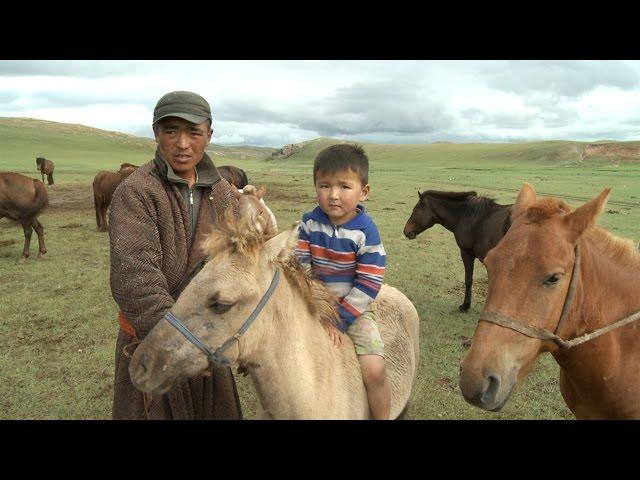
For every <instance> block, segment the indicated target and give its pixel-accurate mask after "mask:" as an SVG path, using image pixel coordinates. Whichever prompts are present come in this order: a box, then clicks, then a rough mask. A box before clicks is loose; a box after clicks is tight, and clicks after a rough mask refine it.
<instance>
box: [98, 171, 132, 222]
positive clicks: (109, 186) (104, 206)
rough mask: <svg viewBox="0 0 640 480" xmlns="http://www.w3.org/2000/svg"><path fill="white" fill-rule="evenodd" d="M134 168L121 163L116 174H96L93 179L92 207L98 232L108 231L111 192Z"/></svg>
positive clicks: (104, 172) (103, 172)
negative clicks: (94, 211)
mask: <svg viewBox="0 0 640 480" xmlns="http://www.w3.org/2000/svg"><path fill="white" fill-rule="evenodd" d="M136 168H138V167H136V166H135V165H131V164H124V163H123V164H122V165H121V166H120V170H118V171H117V172H106V171H102V172H98V174H97V175H96V176H95V178H94V179H93V206H94V208H95V210H96V223H97V225H98V230H99V231H101V232H106V231H108V230H109V225H108V222H107V210H108V208H109V205H111V198H112V197H113V192H115V191H116V188H117V187H118V185H120V184H121V183H122V181H123V180H124V179H125V178H127V177H128V176H129V175H131V174H132V173H133V172H134V171H135V170H136Z"/></svg>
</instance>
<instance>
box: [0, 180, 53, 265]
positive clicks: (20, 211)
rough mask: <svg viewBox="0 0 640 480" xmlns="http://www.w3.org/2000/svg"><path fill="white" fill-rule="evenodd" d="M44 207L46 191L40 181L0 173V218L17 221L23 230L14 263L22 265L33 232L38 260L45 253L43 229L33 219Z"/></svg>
mask: <svg viewBox="0 0 640 480" xmlns="http://www.w3.org/2000/svg"><path fill="white" fill-rule="evenodd" d="M48 204H49V196H48V194H47V189H46V187H45V186H44V184H43V183H42V182H41V181H40V180H35V179H33V178H29V177H25V176H24V175H20V174H19V173H11V172H4V173H0V218H2V217H7V218H10V219H11V220H15V221H18V222H20V224H22V229H23V231H24V248H23V249H22V255H21V256H20V259H19V260H18V263H23V262H25V261H26V259H27V258H28V257H29V245H30V244H31V233H32V230H33V229H35V231H36V233H37V235H38V243H39V246H40V252H39V253H38V258H42V256H43V255H44V254H45V253H47V248H46V246H45V244H44V228H43V227H42V224H41V223H40V221H39V220H38V218H37V217H38V215H40V214H41V213H42V211H43V210H44V208H45V207H46V206H47V205H48Z"/></svg>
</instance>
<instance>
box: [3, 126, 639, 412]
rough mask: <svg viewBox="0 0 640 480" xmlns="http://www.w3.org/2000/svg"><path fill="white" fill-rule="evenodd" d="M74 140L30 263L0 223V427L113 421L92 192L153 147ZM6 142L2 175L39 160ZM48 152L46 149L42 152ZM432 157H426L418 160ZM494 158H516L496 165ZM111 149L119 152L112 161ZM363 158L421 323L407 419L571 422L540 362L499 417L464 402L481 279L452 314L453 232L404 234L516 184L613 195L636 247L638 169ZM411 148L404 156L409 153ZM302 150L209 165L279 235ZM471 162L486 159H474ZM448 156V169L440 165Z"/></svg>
mask: <svg viewBox="0 0 640 480" xmlns="http://www.w3.org/2000/svg"><path fill="white" fill-rule="evenodd" d="M0 132H2V122H0ZM16 135H17V134H16ZM21 135H23V136H24V135H25V134H24V133H22V134H21ZM17 136H18V137H19V135H17ZM78 136H82V135H80V134H78V133H76V134H74V133H73V132H71V133H69V137H68V138H67V139H66V141H67V142H71V143H67V146H66V147H65V146H64V145H61V146H60V149H61V150H60V155H61V157H60V158H65V159H68V163H66V161H61V162H60V163H59V164H57V168H58V167H59V170H58V169H57V170H56V172H57V175H56V184H55V185H54V186H52V187H50V189H49V192H50V198H51V201H52V205H51V207H50V208H49V209H48V210H47V211H46V212H45V213H44V214H43V215H42V216H41V217H40V219H41V221H42V223H43V225H44V228H45V234H46V243H47V249H48V253H47V255H46V256H45V258H44V259H42V260H35V254H36V253H37V241H36V236H35V235H34V237H33V239H32V257H31V258H30V259H29V261H28V262H27V264H26V265H16V264H15V261H16V260H17V258H18V257H19V256H20V252H21V250H22V242H23V236H22V229H21V228H20V227H19V226H16V225H14V224H13V223H11V222H9V221H8V220H6V219H3V220H0V292H3V296H2V301H1V303H0V372H1V373H0V418H2V419H25V418H26V419H107V418H110V414H111V401H112V384H113V361H114V347H115V339H116V334H117V330H118V324H117V320H116V313H117V307H116V305H115V302H114V301H113V299H112V297H111V292H110V288H109V245H108V235H107V234H105V233H99V232H98V231H97V230H96V226H95V215H94V212H93V208H92V201H91V187H90V184H91V181H92V179H93V176H94V175H95V173H96V172H97V171H98V170H100V169H103V168H110V169H114V168H116V167H117V166H118V165H119V164H120V163H122V162H124V161H130V162H131V163H137V164H141V163H143V162H145V161H147V160H148V159H150V158H151V157H152V155H153V144H152V143H151V144H149V145H147V146H146V147H145V148H140V149H138V148H137V147H135V145H133V146H126V147H123V146H122V144H120V145H121V146H120V147H118V148H115V147H114V149H113V150H110V148H111V147H110V146H109V145H110V144H109V141H111V140H110V139H109V138H106V139H105V138H102V137H101V136H99V135H97V136H96V140H95V143H94V144H92V143H91V142H89V141H87V142H88V143H86V144H85V145H84V147H83V148H79V149H78V150H77V151H76V150H75V145H76V144H75V143H72V142H74V141H75V139H76V137H78ZM4 138H5V139H9V140H10V139H11V137H10V136H8V137H4ZM41 138H42V137H41ZM34 141H35V140H34ZM330 141H331V140H327V139H320V140H319V141H318V143H319V145H316V146H313V142H310V144H311V145H312V146H313V149H315V150H318V149H319V148H322V145H326V142H330ZM7 142H8V141H2V140H1V139H0V145H2V147H0V155H1V157H0V158H1V159H5V158H7V155H8V154H7V151H12V152H13V153H12V155H13V156H14V157H15V158H17V160H13V161H12V163H5V162H4V160H0V161H2V163H1V164H0V167H1V169H2V170H10V169H21V168H22V169H24V171H27V172H29V173H28V174H29V175H30V176H32V177H34V178H36V177H38V176H39V174H38V173H37V172H35V156H37V155H40V154H45V155H46V152H35V153H31V150H29V151H28V152H27V151H26V147H25V146H24V145H22V146H20V145H18V144H11V142H8V143H7ZM549 143H560V144H561V143H562V142H549ZM69 145H73V146H74V147H73V148H71V147H70V146H69ZM46 146H47V148H46V150H47V151H50V148H49V144H47V145H46ZM94 147H95V148H94ZM308 147H309V145H306V146H305V149H306V148H308ZM316 147H317V148H316ZM432 147H433V151H436V150H437V152H435V153H433V152H432V153H431V154H429V155H431V156H429V155H426V154H424V152H425V151H427V150H429V149H430V148H432ZM525 147H526V148H525ZM542 147H545V145H542ZM560 147H562V145H560ZM39 148H40V147H39ZM65 148H66V150H65ZM309 148H311V147H309ZM394 148H397V150H394ZM501 148H506V149H507V150H508V151H511V154H510V155H513V156H509V155H506V156H504V158H503V157H500V158H499V159H498V160H496V159H495V158H497V157H499V155H498V153H501V152H500V149H501ZM12 149H13V150H12ZM122 149H124V150H126V151H127V152H128V153H127V154H126V155H124V154H123V155H122V156H120V152H121V151H122ZM365 149H366V151H367V153H368V154H369V157H370V160H371V174H370V183H371V185H372V193H371V196H370V200H368V201H367V202H366V204H365V206H366V208H367V211H368V212H369V213H370V214H371V215H372V216H373V218H374V219H375V220H376V223H377V224H378V227H379V229H380V232H381V235H382V239H383V242H384V245H385V249H386V251H387V255H388V266H387V274H386V276H385V282H386V283H388V284H390V285H393V286H395V287H397V288H399V289H400V290H402V291H403V292H404V293H405V294H406V295H407V296H408V297H409V298H410V299H411V300H412V301H413V302H414V304H415V306H416V308H417V310H418V313H419V315H420V319H421V330H420V339H421V340H420V352H421V358H420V368H419V374H418V380H417V383H416V387H415V389H414V392H413V397H412V405H411V408H410V410H409V418H413V419H567V418H573V417H572V414H571V412H570V411H569V410H568V409H567V407H566V406H565V404H564V401H563V400H562V398H561V395H560V392H559V388H558V372H559V368H558V366H557V365H556V364H555V362H554V361H553V359H552V358H551V357H550V356H549V355H543V356H542V357H541V358H540V360H539V362H538V365H537V366H536V367H535V368H534V369H533V371H532V373H531V374H530V375H529V377H528V378H527V379H526V380H525V382H524V383H523V385H521V386H520V387H519V388H518V389H517V390H516V392H515V393H514V394H513V395H512V397H511V398H510V400H509V402H508V403H507V405H506V406H505V408H504V409H503V410H502V411H501V412H498V413H491V412H485V411H482V410H479V409H477V408H475V407H472V406H470V405H469V404H467V403H466V402H465V401H464V400H463V398H462V396H461V394H460V390H459V388H458V368H459V364H460V361H461V360H462V358H463V357H464V355H465V353H466V347H465V346H464V343H465V341H466V340H468V339H469V338H471V337H472V335H473V332H474V329H475V325H476V321H477V318H478V316H479V314H480V312H481V310H482V302H483V298H484V295H485V294H486V288H487V280H486V272H485V270H484V268H483V266H482V265H481V264H480V263H479V262H476V266H475V278H474V280H475V281H474V289H473V293H474V298H473V303H472V307H471V310H470V311H469V312H468V313H466V314H462V313H460V312H458V309H457V307H458V305H459V304H460V303H461V302H462V298H463V294H464V287H463V286H464V269H463V266H462V261H461V260H460V254H459V250H458V248H457V246H456V244H455V241H454V239H453V236H452V235H451V233H450V232H448V231H446V230H444V229H443V228H442V227H440V226H436V227H434V228H432V229H430V230H428V231H426V232H424V233H423V234H421V235H420V236H418V237H417V238H416V239H415V240H413V241H410V240H408V239H406V238H404V236H403V235H402V230H403V227H404V223H405V221H406V220H407V218H408V217H409V215H410V213H411V210H412V208H413V206H414V204H415V202H416V201H417V194H416V191H417V190H418V189H420V190H425V189H436V190H468V189H475V190H477V191H478V193H480V194H485V195H488V196H491V197H493V198H495V199H496V200H497V201H498V202H499V203H512V202H513V201H514V199H515V196H516V193H517V191H518V189H519V188H520V186H521V185H522V182H523V181H527V182H529V183H531V184H532V185H533V186H534V187H535V188H536V189H537V190H538V192H539V193H540V192H543V193H546V194H551V195H554V196H563V195H568V196H570V197H571V198H567V201H568V203H569V204H570V205H572V206H573V207H576V206H579V205H580V204H582V203H584V202H583V200H580V199H579V198H585V199H586V198H592V197H594V196H596V195H597V194H598V193H599V192H600V191H601V190H602V189H603V188H604V187H605V186H612V187H613V192H612V195H611V197H610V203H609V205H608V206H607V207H606V208H605V211H604V212H603V214H602V215H601V217H600V222H599V223H600V225H602V226H603V227H605V228H607V229H610V230H611V231H612V232H614V233H615V234H618V235H621V236H624V237H630V238H633V239H634V240H635V241H636V242H637V241H638V240H639V239H640V238H639V237H640V232H638V227H637V226H638V225H640V199H639V198H638V197H639V196H640V194H638V193H637V191H638V190H637V185H638V184H639V180H640V165H638V164H635V163H624V162H621V163H620V164H619V166H613V165H612V164H611V162H610V161H608V160H607V161H605V162H600V163H597V164H583V165H581V166H579V165H577V164H575V163H571V162H563V161H557V160H549V159H550V158H552V157H553V155H551V154H550V153H549V151H546V153H545V151H544V148H543V149H542V150H540V152H542V153H539V154H538V155H537V157H536V154H535V152H534V150H535V148H534V147H533V146H529V147H527V146H526V145H525V146H523V145H522V144H520V145H511V146H509V145H507V146H506V147H505V146H502V145H499V146H497V147H495V148H494V150H493V152H494V154H493V157H492V156H491V151H492V150H491V147H490V146H486V145H480V146H479V145H476V146H473V145H455V144H436V145H427V146H397V147H390V146H372V145H371V146H367V145H365ZM412 149H413V150H414V151H415V152H414V154H413V155H414V156H413V157H412V156H411V155H409V152H411V150H412ZM42 150H45V149H44V148H42ZM315 150H313V151H315ZM507 150H505V151H507ZM313 151H312V150H309V151H306V150H305V151H303V152H300V153H301V154H302V155H301V156H300V157H298V155H294V156H292V157H290V158H288V159H285V160H280V161H275V160H268V161H264V160H261V158H265V157H266V155H265V156H264V157H260V156H259V155H253V156H252V155H245V156H244V158H243V159H242V160H241V161H240V160H238V158H239V157H238V156H234V157H225V156H224V155H222V154H221V155H217V156H216V157H215V161H216V163H217V164H219V165H222V164H224V163H232V164H236V165H238V166H240V167H241V168H244V169H245V170H246V171H247V172H248V175H249V179H250V181H251V182H252V183H253V184H256V185H266V186H267V194H266V201H267V203H268V204H269V206H270V207H271V209H272V210H273V211H274V213H275V215H276V217H277V219H278V223H279V225H280V227H281V228H283V227H286V226H287V225H289V224H291V223H293V222H294V221H296V220H298V219H299V218H300V216H301V214H302V213H303V212H304V211H308V210H310V209H311V208H313V206H314V193H313V188H312V181H311V161H312V158H313ZM429 151H431V150H429ZM523 151H524V152H526V155H527V159H529V158H540V157H541V156H545V155H546V157H545V158H547V160H545V162H546V163H544V162H543V163H542V164H541V163H539V162H537V161H529V160H527V159H525V160H523V158H522V156H523V155H525V154H522V155H520V156H518V154H517V152H523ZM79 152H83V153H82V154H81V153H79ZM87 152H89V153H87ZM98 152H101V154H100V155H102V156H100V155H99V154H98ZM394 152H395V153H394ZM420 152H422V153H420ZM474 152H475V153H474ZM495 152H497V153H495ZM236 153H237V152H236ZM252 153H255V151H254V152H252ZM423 154H424V155H425V156H424V157H421V156H420V155H423ZM449 154H451V155H449ZM238 155H239V154H238ZM482 155H484V157H482V158H484V160H478V161H475V160H474V158H479V157H481V156H482ZM449 157H451V159H452V160H451V161H447V158H449ZM494 157H495V158H494ZM556 157H557V156H556ZM554 158H555V157H554ZM98 159H100V160H98ZM578 197H579V198H578ZM63 200H64V202H63ZM616 202H620V203H619V204H618V203H616ZM622 202H625V203H622ZM34 252H35V253H34ZM237 382H238V387H239V390H240V392H241V401H242V404H243V409H244V413H245V416H246V417H247V418H252V417H253V416H254V415H255V410H256V405H257V400H256V397H255V394H254V393H253V389H252V386H251V385H250V384H249V382H248V380H247V379H246V378H244V377H241V376H240V377H237Z"/></svg>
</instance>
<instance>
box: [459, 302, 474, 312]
mask: <svg viewBox="0 0 640 480" xmlns="http://www.w3.org/2000/svg"><path fill="white" fill-rule="evenodd" d="M469 307H471V305H470V304H469V305H468V304H466V303H463V304H462V305H460V306H459V307H458V310H460V311H461V312H466V311H467V310H469Z"/></svg>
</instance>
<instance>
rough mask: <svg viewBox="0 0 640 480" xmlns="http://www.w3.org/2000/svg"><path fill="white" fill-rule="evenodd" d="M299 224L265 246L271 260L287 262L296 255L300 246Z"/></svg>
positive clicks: (292, 226) (295, 224)
mask: <svg viewBox="0 0 640 480" xmlns="http://www.w3.org/2000/svg"><path fill="white" fill-rule="evenodd" d="M299 223H300V222H296V223H294V224H293V225H291V226H290V227H289V228H287V229H286V230H284V231H283V232H281V233H279V234H278V235H276V236H275V237H273V238H272V239H270V240H268V241H267V242H266V243H265V244H264V249H265V251H266V252H267V256H268V258H269V260H272V261H273V260H286V259H287V258H289V257H290V256H292V255H293V254H294V252H295V249H296V246H297V245H298V224H299Z"/></svg>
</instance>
